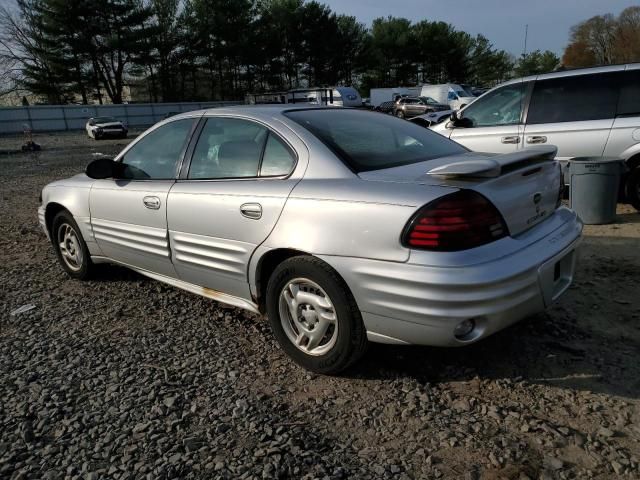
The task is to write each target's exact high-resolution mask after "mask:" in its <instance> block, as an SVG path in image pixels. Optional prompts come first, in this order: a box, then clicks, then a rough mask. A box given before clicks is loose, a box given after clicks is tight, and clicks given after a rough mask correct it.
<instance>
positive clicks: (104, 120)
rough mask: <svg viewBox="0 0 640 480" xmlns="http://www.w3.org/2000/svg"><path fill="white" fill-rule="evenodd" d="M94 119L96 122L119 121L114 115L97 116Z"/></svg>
mask: <svg viewBox="0 0 640 480" xmlns="http://www.w3.org/2000/svg"><path fill="white" fill-rule="evenodd" d="M93 121H94V122H95V123H111V122H117V121H118V120H116V119H115V118H113V117H96V118H94V119H93Z"/></svg>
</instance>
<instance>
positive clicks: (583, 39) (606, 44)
mask: <svg viewBox="0 0 640 480" xmlns="http://www.w3.org/2000/svg"><path fill="white" fill-rule="evenodd" d="M562 62H563V63H564V64H565V65H566V66H569V67H589V66H591V65H610V64H615V63H631V62H640V7H629V8H626V9H624V10H623V11H622V12H621V13H620V15H618V16H617V17H615V16H614V15H612V14H610V13H608V14H606V15H596V16H595V17H591V18H590V19H588V20H585V21H584V22H581V23H579V24H577V25H576V26H574V27H573V28H572V29H571V36H570V40H569V45H567V48H566V49H565V52H564V55H563V57H562Z"/></svg>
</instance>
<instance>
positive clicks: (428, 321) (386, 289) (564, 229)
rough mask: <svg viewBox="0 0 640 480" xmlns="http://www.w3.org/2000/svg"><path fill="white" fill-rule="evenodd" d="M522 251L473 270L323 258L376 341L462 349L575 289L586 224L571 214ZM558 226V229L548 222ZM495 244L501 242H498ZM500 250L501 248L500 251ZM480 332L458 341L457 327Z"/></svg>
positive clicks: (473, 266)
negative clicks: (466, 326) (465, 324)
mask: <svg viewBox="0 0 640 480" xmlns="http://www.w3.org/2000/svg"><path fill="white" fill-rule="evenodd" d="M564 213H565V215H564V217H568V218H567V220H566V221H564V222H563V223H561V224H560V225H559V226H558V224H557V222H556V223H555V224H553V227H554V228H550V227H549V226H548V225H544V224H545V223H547V222H543V223H542V224H540V225H539V226H537V227H535V228H536V229H545V228H547V229H549V231H548V232H547V231H545V232H544V235H536V236H532V235H530V237H531V238H535V241H532V242H531V243H529V244H527V245H526V246H524V247H523V248H521V249H519V250H518V251H515V252H511V253H509V254H507V255H505V256H502V257H499V258H496V259H494V260H491V261H487V262H481V263H474V264H472V265H469V266H461V265H457V266H455V267H449V266H442V265H440V266H430V265H424V264H423V265H418V264H415V263H411V259H410V260H409V262H408V263H395V262H381V261H376V260H370V259H361V258H346V257H327V256H325V257H322V258H323V259H324V260H325V261H327V263H329V264H330V265H332V266H333V267H334V268H335V269H336V270H337V271H338V272H339V273H340V274H341V275H342V277H343V278H344V279H345V281H346V282H347V284H348V285H349V287H350V288H351V291H352V292H353V294H354V296H355V299H356V302H357V303H358V306H359V308H360V311H361V312H362V317H363V320H364V323H365V327H366V329H367V335H368V337H369V339H370V340H371V341H374V342H381V343H395V344H418V345H433V346H462V345H465V344H469V343H473V342H476V341H478V340H480V339H482V338H485V337H487V336H489V335H491V334H493V333H495V332H497V331H499V330H502V329H503V328H505V327H508V326H509V325H512V324H513V323H515V322H517V321H519V320H522V319H523V318H525V317H527V316H530V315H532V314H535V313H537V312H540V311H542V310H544V308H545V307H547V306H549V305H550V304H551V303H553V302H554V301H555V300H557V299H558V298H559V297H560V296H561V295H562V293H564V292H565V291H566V289H567V288H568V287H569V285H570V284H571V282H572V279H573V275H574V271H575V263H576V257H577V253H576V249H577V247H578V245H579V243H580V241H581V232H582V223H581V221H580V220H579V219H578V217H577V216H576V215H575V214H573V212H571V215H568V214H567V213H566V212H564ZM550 223H553V222H550ZM496 243H497V242H496ZM496 248H499V247H496ZM468 319H473V320H474V323H475V328H474V330H473V331H472V332H471V333H470V334H469V335H466V336H465V337H463V338H456V336H455V335H454V329H455V327H456V326H457V325H458V324H459V323H460V322H462V321H464V320H468Z"/></svg>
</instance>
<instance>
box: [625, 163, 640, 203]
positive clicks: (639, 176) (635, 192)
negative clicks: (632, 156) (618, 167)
mask: <svg viewBox="0 0 640 480" xmlns="http://www.w3.org/2000/svg"><path fill="white" fill-rule="evenodd" d="M625 197H626V199H627V201H628V202H629V203H630V204H631V205H632V206H633V208H635V209H636V210H638V211H640V166H638V167H636V168H634V169H633V170H631V172H629V176H628V177H627V181H626V182H625Z"/></svg>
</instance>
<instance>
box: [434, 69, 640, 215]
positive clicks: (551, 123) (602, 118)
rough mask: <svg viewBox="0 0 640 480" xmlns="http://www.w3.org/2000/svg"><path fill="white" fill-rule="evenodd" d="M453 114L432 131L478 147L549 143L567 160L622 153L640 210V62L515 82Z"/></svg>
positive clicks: (498, 149)
mask: <svg viewBox="0 0 640 480" xmlns="http://www.w3.org/2000/svg"><path fill="white" fill-rule="evenodd" d="M455 117H456V119H455V120H451V121H445V122H443V123H440V124H438V125H436V126H434V127H433V130H434V131H435V132H438V133H440V134H442V135H444V136H446V137H449V138H451V139H452V140H455V141H456V142H459V143H461V144H462V145H464V146H466V147H468V148H470V149H471V150H475V151H480V152H495V153H509V152H515V151H517V150H521V149H523V148H527V147H529V146H531V145H539V144H549V145H555V146H556V147H558V154H557V157H556V158H557V159H558V160H559V161H560V162H561V163H562V164H563V165H565V166H566V164H567V162H568V161H570V160H571V159H572V158H575V157H586V156H597V157H598V156H606V157H618V158H622V159H624V160H625V161H626V163H627V166H628V167H629V170H630V172H629V174H628V175H627V176H626V179H625V184H624V193H625V196H626V199H627V201H629V203H631V204H632V205H633V206H634V207H635V208H636V209H638V210H640V63H635V64H628V65H613V66H607V67H594V68H583V69H579V70H568V71H562V72H554V73H548V74H545V75H538V76H532V77H526V78H520V79H517V80H511V81H509V82H506V83H504V84H502V85H500V86H498V87H496V88H494V89H492V90H489V91H488V92H487V93H485V94H484V95H482V96H481V97H479V98H478V99H477V100H476V101H475V102H473V103H472V104H471V105H468V106H467V107H466V108H463V109H462V110H461V111H460V112H457V113H456V114H455Z"/></svg>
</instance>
